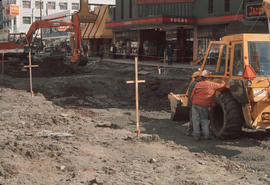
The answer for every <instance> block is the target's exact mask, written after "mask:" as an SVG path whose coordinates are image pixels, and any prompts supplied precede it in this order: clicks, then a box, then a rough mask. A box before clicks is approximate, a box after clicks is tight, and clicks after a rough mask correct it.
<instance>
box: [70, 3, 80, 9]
mask: <svg viewBox="0 0 270 185" xmlns="http://www.w3.org/2000/svg"><path fill="white" fill-rule="evenodd" d="M71 9H72V10H79V9H80V7H79V3H72V4H71Z"/></svg>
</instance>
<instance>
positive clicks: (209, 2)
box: [208, 0, 214, 13]
mask: <svg viewBox="0 0 270 185" xmlns="http://www.w3.org/2000/svg"><path fill="white" fill-rule="evenodd" d="M213 9H214V2H213V0H208V13H213Z"/></svg>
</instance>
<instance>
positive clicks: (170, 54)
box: [167, 44, 173, 65]
mask: <svg viewBox="0 0 270 185" xmlns="http://www.w3.org/2000/svg"><path fill="white" fill-rule="evenodd" d="M167 56H168V65H172V63H173V47H172V45H171V44H169V45H168V48H167Z"/></svg>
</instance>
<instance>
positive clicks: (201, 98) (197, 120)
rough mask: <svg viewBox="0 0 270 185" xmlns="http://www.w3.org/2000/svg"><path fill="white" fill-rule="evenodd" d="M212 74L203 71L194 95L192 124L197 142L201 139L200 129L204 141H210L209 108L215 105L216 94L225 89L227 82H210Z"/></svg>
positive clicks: (192, 94)
mask: <svg viewBox="0 0 270 185" xmlns="http://www.w3.org/2000/svg"><path fill="white" fill-rule="evenodd" d="M209 75H210V72H209V71H208V70H204V71H202V74H201V81H200V82H198V83H197V84H196V85H195V87H194V89H193V91H192V93H191V97H190V98H191V103H192V122H193V137H194V138H195V140H199V139H200V135H201V133H200V128H202V133H203V137H204V139H210V131H209V120H208V108H209V107H212V106H214V105H215V93H216V91H221V90H223V89H224V88H225V85H226V84H225V82H224V81H222V83H221V84H219V83H215V82H211V81H208V80H207V78H208V77H209Z"/></svg>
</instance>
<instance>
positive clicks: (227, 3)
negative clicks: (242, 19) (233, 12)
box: [224, 0, 230, 12]
mask: <svg viewBox="0 0 270 185" xmlns="http://www.w3.org/2000/svg"><path fill="white" fill-rule="evenodd" d="M224 10H225V12H229V11H230V0H224Z"/></svg>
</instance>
